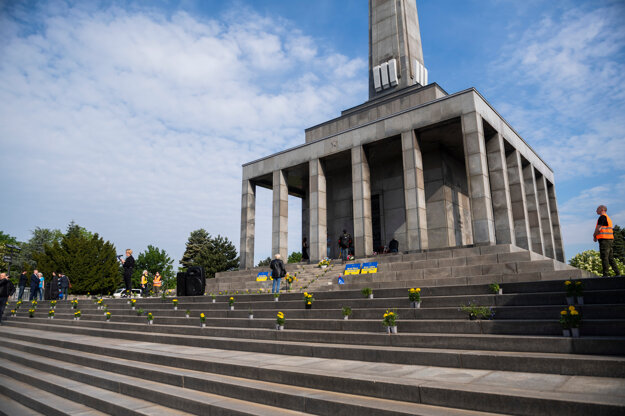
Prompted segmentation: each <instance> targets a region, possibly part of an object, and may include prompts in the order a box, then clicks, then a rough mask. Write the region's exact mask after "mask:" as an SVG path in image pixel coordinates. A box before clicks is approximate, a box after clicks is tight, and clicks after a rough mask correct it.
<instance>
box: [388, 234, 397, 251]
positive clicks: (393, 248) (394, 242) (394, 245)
mask: <svg viewBox="0 0 625 416" xmlns="http://www.w3.org/2000/svg"><path fill="white" fill-rule="evenodd" d="M388 249H389V251H390V252H391V253H399V241H397V240H395V237H393V239H392V240H391V242H390V243H388Z"/></svg>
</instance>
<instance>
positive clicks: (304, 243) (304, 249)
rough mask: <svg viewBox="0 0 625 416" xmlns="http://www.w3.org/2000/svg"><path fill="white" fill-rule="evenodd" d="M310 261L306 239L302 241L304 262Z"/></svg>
mask: <svg viewBox="0 0 625 416" xmlns="http://www.w3.org/2000/svg"><path fill="white" fill-rule="evenodd" d="M308 260H310V256H309V255H308V239H307V238H306V237H304V239H303V240H302V261H308Z"/></svg>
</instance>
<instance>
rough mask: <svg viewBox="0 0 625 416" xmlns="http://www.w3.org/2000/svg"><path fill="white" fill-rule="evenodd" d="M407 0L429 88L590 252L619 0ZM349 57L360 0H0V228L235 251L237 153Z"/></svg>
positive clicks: (355, 53) (271, 149) (282, 127)
mask: <svg viewBox="0 0 625 416" xmlns="http://www.w3.org/2000/svg"><path fill="white" fill-rule="evenodd" d="M417 8H418V13H419V23H420V28H421V38H422V43H423V55H424V61H425V66H426V67H427V68H428V71H429V81H430V82H436V83H438V84H439V85H440V86H441V87H442V88H444V89H445V90H446V91H447V92H448V93H454V92H457V91H461V90H464V89H467V88H470V87H474V88H476V89H477V90H478V91H479V92H480V93H481V94H482V95H483V96H484V97H485V99H486V100H487V101H489V102H490V103H491V105H493V106H494V108H495V109H496V110H497V111H498V112H499V114H501V115H502V117H504V118H505V119H506V120H507V121H508V122H509V123H510V124H511V125H512V126H513V128H514V129H515V130H516V131H517V132H518V133H519V134H520V135H521V137H523V138H524V140H525V141H526V142H527V143H528V144H529V145H530V146H531V147H532V148H533V149H535V150H536V151H537V153H538V154H539V155H540V156H541V158H542V159H543V160H544V161H545V162H546V163H547V164H548V165H549V166H550V167H551V168H552V169H553V170H554V172H555V180H556V192H557V198H558V208H559V211H560V222H561V226H562V232H563V238H564V246H565V254H566V256H567V258H570V257H571V256H573V255H574V254H576V253H578V252H580V251H583V250H587V249H592V248H595V249H596V243H593V242H592V232H593V230H594V225H595V223H596V214H595V212H594V211H595V208H596V206H597V205H598V204H600V203H602V204H605V205H607V206H608V214H609V215H610V217H611V218H612V220H613V221H614V222H615V223H616V224H620V225H622V226H623V225H625V163H623V160H624V159H625V25H623V24H622V22H623V21H625V2H624V1H623V0H589V1H583V0H575V1H567V0H560V1H557V2H553V1H548V0H524V1H516V0H418V1H417ZM367 59H368V2H367V1H365V0H341V1H331V0H317V1H313V2H311V1H309V0H289V1H286V0H284V1H277V0H247V1H245V0H238V1H237V0H235V1H217V0H179V1H173V0H172V1H102V2H94V1H93V2H92V1H61V0H59V1H55V0H50V1H45V2H41V1H34V0H32V1H28V0H26V1H11V0H0V166H1V167H2V171H1V173H0V190H1V191H2V199H1V201H2V202H1V203H0V230H1V231H3V232H5V233H8V234H10V235H12V236H15V237H17V238H18V240H21V241H26V240H28V239H29V238H30V236H31V231H32V230H33V229H35V228H36V227H42V228H59V229H61V230H65V229H66V227H67V225H68V224H69V222H70V221H75V222H76V223H78V224H79V225H81V226H83V227H85V228H87V229H88V230H89V231H92V232H97V233H99V234H100V236H102V237H103V238H104V239H105V240H109V241H111V242H113V243H114V244H115V246H116V247H117V250H118V252H119V253H122V252H123V250H124V249H125V248H133V250H134V251H135V253H139V252H141V251H143V250H145V249H146V247H147V246H148V245H153V246H156V247H158V248H161V249H165V250H166V251H167V252H168V253H169V255H170V256H171V257H172V258H173V259H174V260H175V263H174V264H175V266H177V265H178V260H179V259H180V258H181V257H182V254H183V252H184V249H185V243H186V241H187V238H188V236H189V234H190V233H191V231H193V230H196V229H199V228H204V229H206V230H207V231H208V232H209V233H210V234H212V235H222V236H225V237H227V238H229V239H230V240H231V241H232V242H233V243H234V245H235V246H236V247H237V249H238V248H239V238H240V208H241V173H242V168H241V165H242V164H244V163H246V162H249V161H252V160H255V159H258V158H260V157H264V156H267V155H270V154H273V153H275V152H278V151H280V150H284V149H286V148H290V147H294V146H297V145H299V144H301V143H303V142H304V129H306V128H308V127H311V126H314V125H316V124H319V123H322V122H324V121H327V120H329V119H332V118H335V117H337V116H338V115H340V112H341V110H344V109H347V108H351V107H353V106H356V105H358V104H361V103H363V102H365V101H366V100H367V99H368V89H367V86H368V63H367ZM300 210H301V203H300V202H299V201H298V200H297V198H290V200H289V252H292V251H300V249H301V244H300V243H301V237H302V235H301V225H300V224H301V213H300ZM270 255H271V191H269V190H264V189H259V190H258V196H257V208H256V246H255V262H258V261H259V260H262V259H264V258H266V257H267V256H270Z"/></svg>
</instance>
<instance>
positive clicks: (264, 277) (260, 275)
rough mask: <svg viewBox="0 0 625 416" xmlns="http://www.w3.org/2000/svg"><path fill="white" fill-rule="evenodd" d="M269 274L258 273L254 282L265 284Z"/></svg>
mask: <svg viewBox="0 0 625 416" xmlns="http://www.w3.org/2000/svg"><path fill="white" fill-rule="evenodd" d="M269 273H270V272H260V273H258V275H257V276H256V281H257V282H265V281H267V279H269Z"/></svg>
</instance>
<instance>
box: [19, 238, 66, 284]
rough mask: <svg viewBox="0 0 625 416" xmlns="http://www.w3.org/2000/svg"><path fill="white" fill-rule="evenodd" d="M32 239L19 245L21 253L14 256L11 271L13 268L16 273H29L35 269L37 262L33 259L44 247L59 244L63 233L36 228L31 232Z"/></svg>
mask: <svg viewBox="0 0 625 416" xmlns="http://www.w3.org/2000/svg"><path fill="white" fill-rule="evenodd" d="M31 233H32V237H31V238H30V239H29V240H28V241H27V242H26V243H23V244H21V246H22V251H20V253H19V254H18V255H17V256H15V261H14V262H13V266H11V269H13V267H15V271H16V272H18V273H19V272H21V271H22V270H26V271H28V272H29V273H30V272H32V271H33V269H35V268H36V267H37V260H35V257H36V256H37V255H38V254H40V253H43V251H44V247H45V246H46V245H50V244H53V243H55V242H57V243H58V242H60V241H61V239H63V232H62V231H61V230H58V229H53V230H51V229H49V228H40V227H37V228H35V229H34V230H33V231H31Z"/></svg>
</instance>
